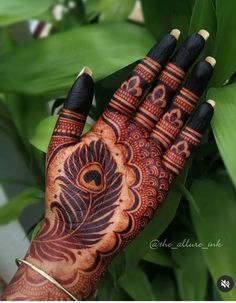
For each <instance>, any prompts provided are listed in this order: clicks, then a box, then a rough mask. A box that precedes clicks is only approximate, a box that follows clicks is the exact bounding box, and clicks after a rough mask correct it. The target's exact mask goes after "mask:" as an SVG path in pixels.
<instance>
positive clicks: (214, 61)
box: [205, 56, 216, 67]
mask: <svg viewBox="0 0 236 303" xmlns="http://www.w3.org/2000/svg"><path fill="white" fill-rule="evenodd" d="M205 61H206V62H208V63H209V64H210V65H211V66H212V67H214V66H215V65H216V59H215V58H213V57H210V56H208V57H206V58H205Z"/></svg>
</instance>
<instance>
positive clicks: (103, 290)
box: [96, 271, 130, 301]
mask: <svg viewBox="0 0 236 303" xmlns="http://www.w3.org/2000/svg"><path fill="white" fill-rule="evenodd" d="M129 299H130V297H129V296H128V295H127V294H126V293H125V292H124V290H122V289H121V288H120V287H119V286H118V285H116V284H115V283H114V281H113V279H112V276H111V274H110V273H109V271H107V272H106V273H105V275H104V277H103V278H102V280H101V282H100V283H99V285H98V293H97V295H96V301H113V300H114V301H128V300H129Z"/></svg>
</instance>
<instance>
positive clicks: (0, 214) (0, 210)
mask: <svg viewBox="0 0 236 303" xmlns="http://www.w3.org/2000/svg"><path fill="white" fill-rule="evenodd" d="M43 197H44V193H43V192H42V191H41V190H40V189H38V188H35V187H28V188H26V189H24V190H23V191H22V192H21V193H19V194H18V195H16V196H14V197H12V198H11V199H10V200H9V201H7V203H5V204H4V205H2V206H1V207H0V225H1V224H6V223H8V222H9V221H11V220H14V219H16V218H18V216H19V215H20V213H21V211H22V210H23V209H24V208H25V207H26V206H28V205H30V204H32V203H35V202H38V201H39V200H41V199H43Z"/></svg>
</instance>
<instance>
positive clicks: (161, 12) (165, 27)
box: [141, 0, 194, 39]
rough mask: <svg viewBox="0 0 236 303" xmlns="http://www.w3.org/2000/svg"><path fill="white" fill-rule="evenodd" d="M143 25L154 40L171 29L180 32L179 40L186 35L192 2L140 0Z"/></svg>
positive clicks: (185, 0) (182, 0) (184, 0)
mask: <svg viewBox="0 0 236 303" xmlns="http://www.w3.org/2000/svg"><path fill="white" fill-rule="evenodd" d="M141 3H142V8H143V14H144V19H145V25H146V27H147V29H148V30H149V31H150V33H151V34H152V35H153V36H154V37H155V38H160V37H161V36H162V35H164V34H166V33H168V32H169V31H170V30H171V29H173V28H178V29H180V30H181V36H180V39H183V38H185V37H186V35H187V33H188V27H189V21H190V18H191V12H192V8H193V4H194V1H193V0H181V1H173V0H165V2H164V3H163V1H162V0H142V1H141Z"/></svg>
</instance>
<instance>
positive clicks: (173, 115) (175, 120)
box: [163, 108, 183, 128]
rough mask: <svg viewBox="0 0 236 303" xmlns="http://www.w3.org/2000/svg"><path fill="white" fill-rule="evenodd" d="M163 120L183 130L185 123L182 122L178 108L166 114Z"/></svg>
mask: <svg viewBox="0 0 236 303" xmlns="http://www.w3.org/2000/svg"><path fill="white" fill-rule="evenodd" d="M163 119H164V120H165V121H167V122H169V123H171V124H172V125H174V126H176V127H177V128H181V127H182V125H183V122H182V121H181V112H180V110H179V109H178V108H176V109H173V110H171V111H170V112H168V113H166V114H165V115H164V117H163Z"/></svg>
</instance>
